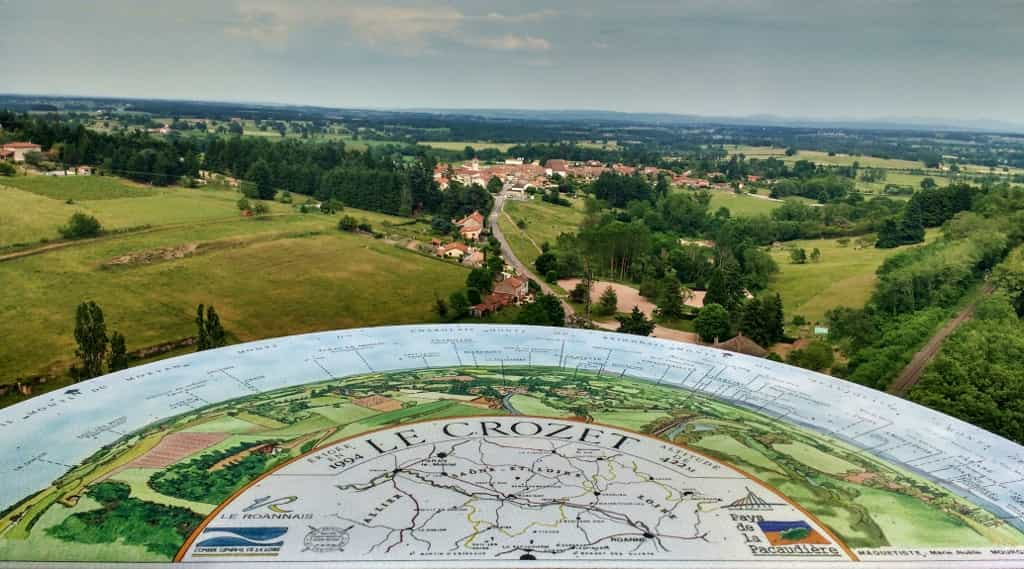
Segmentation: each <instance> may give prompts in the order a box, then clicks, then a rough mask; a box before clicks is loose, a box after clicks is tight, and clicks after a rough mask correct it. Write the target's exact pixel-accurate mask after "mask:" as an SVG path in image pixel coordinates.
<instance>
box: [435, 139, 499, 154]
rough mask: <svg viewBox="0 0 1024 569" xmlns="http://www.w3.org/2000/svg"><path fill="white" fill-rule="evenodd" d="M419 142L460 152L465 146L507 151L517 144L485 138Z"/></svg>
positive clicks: (440, 148)
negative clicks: (486, 139)
mask: <svg viewBox="0 0 1024 569" xmlns="http://www.w3.org/2000/svg"><path fill="white" fill-rule="evenodd" d="M419 144H420V145H421V146H429V147H431V148H436V149H438V150H456V151H460V152H461V151H462V150H463V149H465V148H466V147H467V146H472V147H473V149H475V150H486V149H490V148H493V149H495V150H497V151H498V152H508V149H509V148H512V147H513V146H516V144H518V143H512V142H487V141H485V140H466V141H461V140H455V141H452V140H445V141H438V140H432V141H423V142H420V143H419Z"/></svg>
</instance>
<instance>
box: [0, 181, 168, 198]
mask: <svg viewBox="0 0 1024 569" xmlns="http://www.w3.org/2000/svg"><path fill="white" fill-rule="evenodd" d="M0 185H4V186H11V187H14V188H18V189H19V190H25V191H27V192H32V193H33V194H38V195H41V196H45V197H48V198H54V199H59V200H74V201H81V200H113V199H118V198H144V197H147V196H152V195H154V194H156V192H157V190H155V189H154V188H152V187H150V186H146V185H143V184H136V183H134V182H129V181H127V180H123V179H121V178H113V177H110V176H13V177H10V178H3V179H2V180H0Z"/></svg>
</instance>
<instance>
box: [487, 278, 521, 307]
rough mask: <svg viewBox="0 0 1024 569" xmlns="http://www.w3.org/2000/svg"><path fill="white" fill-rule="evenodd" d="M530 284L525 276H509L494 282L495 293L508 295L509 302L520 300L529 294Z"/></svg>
mask: <svg viewBox="0 0 1024 569" xmlns="http://www.w3.org/2000/svg"><path fill="white" fill-rule="evenodd" d="M529 290H530V289H529V284H528V283H527V281H526V279H525V278H523V277H509V278H507V279H504V280H501V281H498V282H496V283H494V293H493V294H496V295H501V296H505V297H508V299H509V302H520V301H522V300H523V299H525V298H526V295H527V294H529Z"/></svg>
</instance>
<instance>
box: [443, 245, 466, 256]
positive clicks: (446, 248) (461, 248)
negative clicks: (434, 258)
mask: <svg viewBox="0 0 1024 569" xmlns="http://www.w3.org/2000/svg"><path fill="white" fill-rule="evenodd" d="M455 249H458V250H459V251H462V252H463V253H469V247H466V245H465V243H449V244H447V245H445V246H444V247H441V253H442V254H444V253H447V252H448V251H453V250H455Z"/></svg>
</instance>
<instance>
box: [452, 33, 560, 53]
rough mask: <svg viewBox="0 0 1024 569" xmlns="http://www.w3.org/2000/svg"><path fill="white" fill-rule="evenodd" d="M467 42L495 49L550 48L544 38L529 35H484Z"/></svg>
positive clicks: (546, 49) (531, 50)
mask: <svg viewBox="0 0 1024 569" xmlns="http://www.w3.org/2000/svg"><path fill="white" fill-rule="evenodd" d="M467 43H469V44H470V45H473V46H476V47H482V48H485V49H493V50H495V51H530V52H540V51H548V50H549V49H551V42H549V41H548V40H546V39H544V38H537V37H533V36H529V35H515V34H505V35H503V36H498V37H493V38H489V37H485V38H476V39H473V40H468V41H467Z"/></svg>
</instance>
